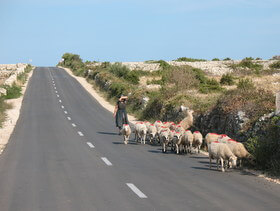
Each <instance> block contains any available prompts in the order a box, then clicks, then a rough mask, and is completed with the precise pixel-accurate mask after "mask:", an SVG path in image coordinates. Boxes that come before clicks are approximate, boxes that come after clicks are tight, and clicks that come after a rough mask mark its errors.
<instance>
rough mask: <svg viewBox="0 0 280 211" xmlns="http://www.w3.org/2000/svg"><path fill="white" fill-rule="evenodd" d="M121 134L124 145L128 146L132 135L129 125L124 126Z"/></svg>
mask: <svg viewBox="0 0 280 211" xmlns="http://www.w3.org/2000/svg"><path fill="white" fill-rule="evenodd" d="M121 134H122V135H123V140H124V144H128V140H129V136H130V134H131V129H130V126H129V125H128V124H124V125H123V127H122V129H121Z"/></svg>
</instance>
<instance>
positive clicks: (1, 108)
mask: <svg viewBox="0 0 280 211" xmlns="http://www.w3.org/2000/svg"><path fill="white" fill-rule="evenodd" d="M10 108H12V106H11V104H8V103H6V102H5V98H4V97H3V96H2V97H0V127H2V126H3V122H4V121H5V119H6V115H5V111H6V110H7V109H10Z"/></svg>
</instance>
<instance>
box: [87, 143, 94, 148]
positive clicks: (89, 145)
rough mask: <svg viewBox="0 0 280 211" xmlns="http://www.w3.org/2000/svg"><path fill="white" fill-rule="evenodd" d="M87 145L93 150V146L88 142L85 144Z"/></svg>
mask: <svg viewBox="0 0 280 211" xmlns="http://www.w3.org/2000/svg"><path fill="white" fill-rule="evenodd" d="M87 145H88V146H89V147H90V148H95V146H93V144H92V143H90V142H87Z"/></svg>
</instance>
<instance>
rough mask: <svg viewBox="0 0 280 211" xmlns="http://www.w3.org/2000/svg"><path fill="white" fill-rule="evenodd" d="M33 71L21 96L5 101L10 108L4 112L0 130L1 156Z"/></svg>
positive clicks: (16, 118)
mask: <svg viewBox="0 0 280 211" xmlns="http://www.w3.org/2000/svg"><path fill="white" fill-rule="evenodd" d="M33 70H34V69H33ZM33 70H32V71H31V72H30V73H29V75H28V78H27V81H26V83H25V85H24V86H23V87H22V96H21V97H19V98H17V99H10V100H6V102H7V103H9V104H11V105H12V108H11V109H8V110H7V111H6V121H5V122H4V123H3V127H2V128H0V154H2V152H3V151H4V149H5V147H6V145H7V143H8V141H9V139H10V136H11V134H12V133H13V130H14V128H15V126H16V123H17V120H18V118H19V115H20V110H21V105H22V101H23V98H24V94H25V91H26V88H27V86H28V82H29V79H30V78H31V77H32V74H33Z"/></svg>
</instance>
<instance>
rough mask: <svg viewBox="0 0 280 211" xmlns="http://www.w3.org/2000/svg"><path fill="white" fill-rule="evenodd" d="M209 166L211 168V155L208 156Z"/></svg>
mask: <svg viewBox="0 0 280 211" xmlns="http://www.w3.org/2000/svg"><path fill="white" fill-rule="evenodd" d="M209 168H210V169H211V168H212V161H211V156H209Z"/></svg>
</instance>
